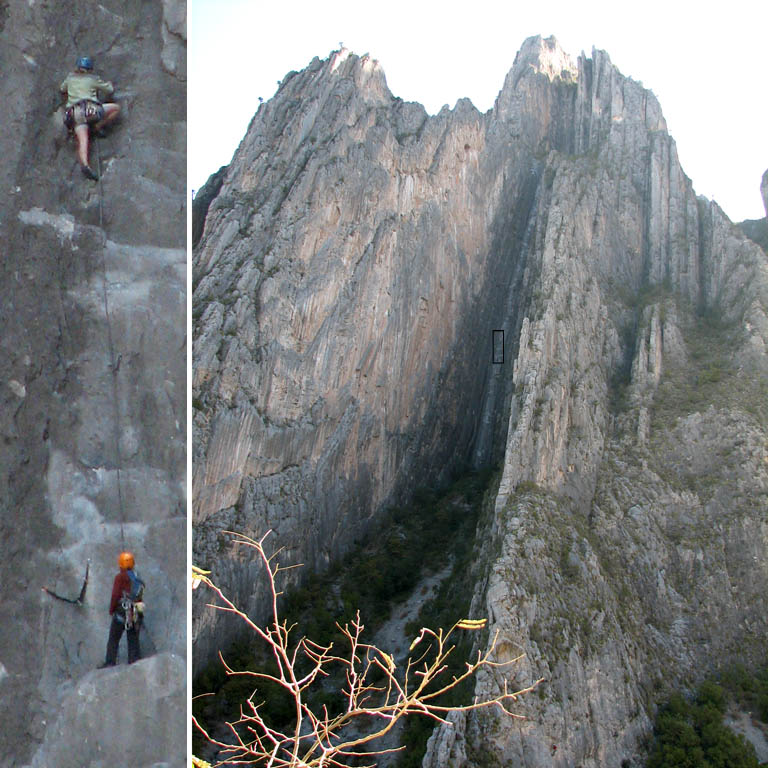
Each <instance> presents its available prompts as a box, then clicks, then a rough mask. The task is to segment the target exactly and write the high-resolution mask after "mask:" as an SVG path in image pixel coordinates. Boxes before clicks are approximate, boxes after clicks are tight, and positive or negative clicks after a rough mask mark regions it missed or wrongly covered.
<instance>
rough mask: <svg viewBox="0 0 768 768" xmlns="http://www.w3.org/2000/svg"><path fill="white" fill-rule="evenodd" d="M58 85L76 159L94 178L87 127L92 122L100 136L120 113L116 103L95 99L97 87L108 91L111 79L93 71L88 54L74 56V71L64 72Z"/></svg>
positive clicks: (85, 174)
mask: <svg viewBox="0 0 768 768" xmlns="http://www.w3.org/2000/svg"><path fill="white" fill-rule="evenodd" d="M59 89H60V90H61V92H62V93H64V94H66V97H67V106H66V111H65V112H64V125H66V127H67V128H68V129H69V130H70V131H74V133H75V136H76V137H77V159H78V160H79V161H80V167H81V169H82V171H83V175H84V176H87V177H88V178H89V179H93V180H94V181H96V180H97V178H98V177H97V176H96V174H95V173H94V172H93V171H92V170H91V167H90V166H89V165H88V141H89V131H90V128H91V126H92V127H93V131H94V133H95V134H96V135H97V136H104V133H103V129H104V128H105V127H106V126H108V125H109V124H110V123H112V122H113V121H114V120H115V119H116V118H117V116H118V115H119V114H120V107H119V106H118V105H117V104H114V103H112V102H105V103H102V102H101V101H100V100H99V92H100V91H101V92H103V93H105V94H108V95H111V94H113V93H114V90H115V89H114V87H113V86H112V83H110V82H109V81H107V80H102V79H101V78H100V77H99V76H98V75H96V74H94V72H93V61H92V60H91V59H90V58H89V57H88V56H82V57H80V58H79V59H78V60H77V62H76V64H75V71H74V72H70V73H69V74H68V75H67V77H66V79H65V80H64V82H63V83H62V84H61V86H60V87H59Z"/></svg>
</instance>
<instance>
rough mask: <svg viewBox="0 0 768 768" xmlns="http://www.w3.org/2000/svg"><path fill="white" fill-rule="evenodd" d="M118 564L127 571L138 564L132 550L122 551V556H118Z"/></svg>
mask: <svg viewBox="0 0 768 768" xmlns="http://www.w3.org/2000/svg"><path fill="white" fill-rule="evenodd" d="M117 564H118V565H119V566H120V567H121V568H125V570H126V571H129V570H131V569H132V568H133V566H134V565H135V564H136V561H135V560H134V559H133V554H132V553H131V552H121V553H120V556H119V557H118V558H117Z"/></svg>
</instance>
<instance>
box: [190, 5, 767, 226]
mask: <svg viewBox="0 0 768 768" xmlns="http://www.w3.org/2000/svg"><path fill="white" fill-rule="evenodd" d="M625 9H626V10H625ZM187 11H188V45H189V59H188V94H189V123H188V131H189V134H188V135H189V161H188V162H189V174H188V178H189V186H190V187H191V188H192V189H198V188H199V187H200V186H202V184H203V183H204V182H205V180H206V179H207V178H208V176H209V175H210V174H211V173H213V172H214V171H216V170H218V168H219V167H220V166H221V165H226V164H227V163H229V161H230V160H231V158H232V155H233V153H234V151H235V149H236V148H237V145H238V144H239V143H240V140H241V139H242V138H243V136H244V135H245V132H246V129H247V127H248V123H249V122H250V120H251V117H252V116H253V114H254V112H255V111H256V109H257V108H258V106H259V101H258V98H259V96H261V97H262V98H263V99H264V100H265V101H266V100H267V99H269V98H271V97H272V96H273V95H274V93H275V91H276V90H277V81H278V80H282V78H283V77H284V76H285V75H286V74H287V73H288V72H290V71H291V70H301V69H304V68H305V67H306V66H307V65H308V64H309V62H310V61H311V60H312V59H313V58H314V57H315V56H318V57H319V58H321V59H325V58H328V56H329V54H330V53H331V51H333V50H335V49H337V48H338V47H339V44H340V43H343V44H344V46H345V47H346V48H348V49H350V50H351V51H352V52H353V53H356V54H358V55H362V54H364V53H368V54H369V55H370V56H371V57H372V58H374V59H378V61H379V63H380V64H381V66H382V67H383V69H384V72H385V75H386V79H387V84H388V86H389V89H390V91H391V92H392V94H393V95H394V96H399V97H400V98H402V99H404V100H405V101H418V102H419V103H421V104H423V105H424V107H425V108H426V110H427V112H429V113H430V114H435V113H437V112H439V110H440V108H441V107H442V106H443V105H444V104H448V105H449V106H450V107H451V108H453V106H454V105H455V104H456V101H457V100H458V99H460V98H463V97H468V98H469V99H471V101H472V103H473V104H474V105H475V107H477V108H478V109H479V110H480V111H481V112H485V111H487V110H488V109H490V108H491V107H492V106H493V102H494V100H495V98H496V96H497V95H498V93H499V91H500V90H501V87H502V85H503V84H504V77H505V75H506V74H507V72H508V71H509V70H510V69H511V67H512V63H513V62H514V58H515V54H516V53H517V51H518V50H519V49H520V46H521V44H522V42H523V40H525V38H527V37H530V36H532V35H539V34H540V35H542V36H543V37H549V36H550V35H554V36H555V37H556V38H557V39H558V41H559V42H560V45H561V46H562V47H563V48H564V49H565V51H566V52H567V53H569V54H570V55H571V57H572V58H573V59H574V60H575V59H576V58H577V57H578V55H579V54H580V53H581V52H582V51H584V52H585V53H586V54H587V55H588V56H589V55H591V51H592V47H593V46H594V47H595V48H597V49H602V50H604V51H606V52H607V53H608V54H609V56H610V57H611V61H612V62H613V63H614V64H615V65H616V66H617V67H618V68H619V70H620V71H621V72H622V74H624V75H626V76H628V77H631V78H633V79H634V80H639V81H641V82H642V83H643V85H644V86H645V87H646V88H649V89H650V90H652V91H653V92H654V93H655V94H656V97H657V98H658V99H659V101H660V103H661V107H662V110H663V112H664V117H665V118H666V121H667V127H668V128H669V132H670V134H671V135H672V137H673V138H674V139H675V141H676V143H677V150H678V154H679V157H680V161H681V164H682V166H683V170H684V171H685V173H686V174H687V175H688V176H689V177H690V178H691V180H692V181H693V187H694V189H695V190H696V193H697V194H700V195H704V196H706V197H708V198H710V199H714V200H716V201H717V203H718V204H719V205H720V206H721V207H722V208H723V210H724V211H725V213H726V214H727V215H728V216H729V217H730V218H731V219H732V220H734V221H741V220H743V219H756V218H761V217H763V216H765V210H764V208H763V204H762V199H761V197H760V179H761V177H762V174H763V172H764V171H765V170H766V169H768V54H767V53H766V50H767V49H766V35H767V33H768V2H766V0H731V1H730V2H727V3H702V2H695V3H694V2H690V1H689V0H683V1H682V2H676V1H675V0H665V1H664V2H660V1H659V0H650V1H649V2H644V3H632V4H631V5H629V4H626V5H625V4H624V3H621V1H620V0H611V1H603V0H599V1H598V0H595V1H591V0H584V2H575V0H571V2H564V1H563V0H549V1H547V0H544V2H540V1H539V0H525V1H524V2H522V3H517V2H504V3H502V2H490V1H489V0H474V1H472V2H465V3H451V4H449V3H447V2H445V0H443V1H442V2H434V1H433V0H427V1H426V2H419V0H408V1H407V2H406V1H405V0H387V1H386V2H379V3H374V2H366V0H357V1H356V2H352V1H351V0H336V1H335V2H334V1H333V0H328V1H327V2H323V1H322V0H312V1H311V2H310V1H309V0H285V1H284V2H279V0H277V1H276V0H269V2H266V1H265V0H189V1H188V8H187Z"/></svg>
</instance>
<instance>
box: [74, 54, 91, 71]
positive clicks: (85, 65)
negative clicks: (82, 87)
mask: <svg viewBox="0 0 768 768" xmlns="http://www.w3.org/2000/svg"><path fill="white" fill-rule="evenodd" d="M75 66H76V67H77V68H78V69H85V70H87V71H88V72H90V71H91V70H92V69H93V59H92V58H91V57H90V56H81V57H80V58H79V59H78V60H77V61H76V62H75Z"/></svg>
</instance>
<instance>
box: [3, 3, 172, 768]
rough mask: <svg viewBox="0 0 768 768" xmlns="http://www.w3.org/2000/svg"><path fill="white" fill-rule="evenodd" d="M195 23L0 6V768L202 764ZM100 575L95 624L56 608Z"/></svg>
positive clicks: (84, 610)
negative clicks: (99, 124) (191, 270)
mask: <svg viewBox="0 0 768 768" xmlns="http://www.w3.org/2000/svg"><path fill="white" fill-rule="evenodd" d="M185 18H186V8H185V4H184V2H174V1H173V0H165V2H163V3H162V4H160V3H158V4H156V5H153V6H151V7H150V5H148V4H146V3H142V2H139V1H138V0H137V1H136V2H131V1H129V2H108V1H107V2H102V3H96V2H85V3H80V4H78V6H77V7H76V8H74V7H72V8H71V7H69V6H64V5H61V4H59V5H56V4H47V3H3V2H0V69H2V71H3V74H4V76H3V78H2V84H0V90H2V97H3V103H4V105H5V117H6V125H7V128H8V130H7V131H6V132H5V138H4V139H3V143H2V152H1V153H0V157H1V158H2V159H1V160H0V228H1V229H2V232H3V242H4V246H5V247H4V252H3V258H2V260H0V274H1V275H2V280H0V286H2V287H0V323H1V324H2V329H3V331H2V336H1V337H0V402H1V404H2V405H1V407H0V467H1V468H2V471H0V541H2V550H3V558H2V560H0V580H1V581H2V583H3V585H4V589H3V594H2V597H0V623H2V626H3V632H2V634H1V635H0V719H2V722H3V739H2V741H3V750H2V756H0V763H2V765H4V766H35V767H38V766H39V767H42V766H51V765H90V766H94V767H95V766H107V765H109V766H120V765H129V764H130V765H139V766H161V765H162V766H182V765H185V764H186V743H185V742H186V718H185V708H186V698H185V697H186V693H185V688H186V684H185V680H186V672H185V665H186V663H185V658H184V657H185V653H186V629H185V625H186V598H185V577H186V572H185V559H186V548H185V538H186V537H185V532H186V514H185V506H186V489H185V486H186V477H185V474H186V405H185V403H186V354H185V347H186V336H185V329H186V320H185V318H186V251H185V242H186V221H185V220H186V214H185V187H184V179H185V168H186V90H185V83H184V80H185V76H186V75H185V73H186V63H185V51H186V39H185V36H186V30H185ZM84 54H88V55H90V56H92V57H93V58H94V60H95V65H96V69H97V71H98V72H99V73H100V74H102V75H103V76H104V77H105V78H106V79H110V80H112V81H113V82H114V83H115V85H116V89H117V100H118V102H119V103H120V104H121V107H122V109H123V112H122V115H121V118H120V120H119V121H118V122H117V123H116V124H115V126H114V127H113V128H112V129H110V130H109V132H108V135H107V137H106V138H104V139H101V140H99V141H98V142H94V143H93V144H92V147H91V162H92V165H93V166H94V167H99V168H100V171H101V177H102V180H101V183H100V184H94V183H93V182H91V181H87V180H86V179H84V178H83V176H82V175H81V174H80V171H79V168H78V166H77V162H76V160H75V151H74V143H73V141H72V140H71V139H67V133H66V130H65V129H64V127H63V124H62V109H61V107H60V100H59V93H58V89H59V83H60V82H61V81H62V80H63V79H64V77H65V76H66V74H67V72H68V71H70V70H71V68H72V66H73V64H74V61H75V59H76V58H77V57H78V56H81V55H84ZM124 548H125V549H130V550H132V551H133V552H134V553H135V555H136V561H137V569H138V571H139V573H140V575H141V577H142V578H143V579H144V580H145V581H146V583H147V593H146V604H147V622H146V631H145V632H143V633H142V649H143V652H144V654H145V656H146V658H145V659H143V660H141V661H139V662H138V663H137V664H135V665H133V666H131V667H126V666H125V665H124V662H125V640H123V647H122V649H121V658H120V660H121V662H122V664H121V665H120V666H119V667H117V668H115V669H105V670H99V669H97V667H98V666H99V665H100V664H102V663H103V661H104V652H105V647H106V641H107V635H108V630H109V621H110V619H109V615H108V607H109V599H110V594H111V589H112V580H113V578H114V576H115V574H116V572H117V563H116V559H117V555H118V553H119V552H120V551H121V549H124ZM89 563H90V565H89V568H90V570H89V582H88V587H87V590H86V593H85V599H84V601H83V604H82V605H72V604H68V603H65V602H61V601H58V600H55V599H54V598H52V597H50V596H49V595H48V594H46V593H45V592H43V591H42V589H41V588H42V587H48V588H49V589H51V590H53V591H54V592H56V593H57V594H59V595H62V596H64V597H68V598H70V599H74V598H76V597H77V596H78V594H79V593H80V589H81V585H82V581H83V577H84V574H85V571H86V567H87V565H88V564H89ZM118 711H119V712H120V716H117V714H116V713H117V712H118ZM128 713H130V714H128ZM147 717H149V718H151V719H153V721H154V723H153V725H152V726H151V727H150V726H149V725H148V723H147V720H146V718H147ZM116 723H119V724H120V727H119V728H115V724H116ZM118 730H119V734H117V733H116V731H118Z"/></svg>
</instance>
